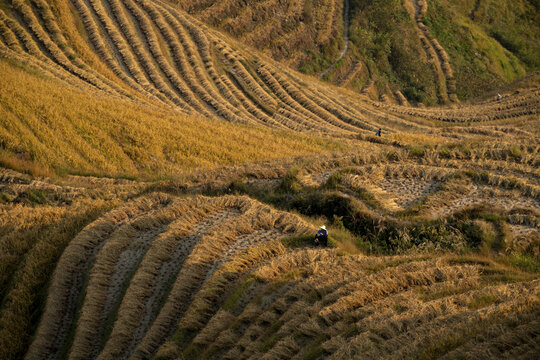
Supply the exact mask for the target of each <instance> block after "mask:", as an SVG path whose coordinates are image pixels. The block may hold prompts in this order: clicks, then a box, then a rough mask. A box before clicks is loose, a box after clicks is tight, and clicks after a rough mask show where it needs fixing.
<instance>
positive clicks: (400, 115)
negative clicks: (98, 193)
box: [0, 0, 540, 176]
mask: <svg viewBox="0 0 540 360" xmlns="http://www.w3.org/2000/svg"><path fill="white" fill-rule="evenodd" d="M3 4H4V5H3V8H2V9H1V11H0V34H1V37H0V40H1V41H0V47H1V49H0V51H1V54H2V57H3V58H5V59H9V61H10V62H8V63H5V62H4V63H3V65H2V66H3V69H4V70H5V72H6V74H7V75H6V76H3V77H2V79H0V81H1V82H2V87H3V88H6V89H7V88H10V89H12V90H10V91H9V92H8V91H6V92H5V93H4V94H2V96H3V100H2V101H3V106H2V107H1V109H0V111H2V116H3V118H5V119H9V121H4V122H2V123H1V124H0V125H1V127H0V129H1V130H0V139H1V141H0V144H2V149H3V154H4V155H3V158H7V159H8V160H6V161H4V164H16V163H24V162H25V161H34V162H38V163H39V164H40V165H41V166H48V167H50V168H52V169H55V170H56V172H65V171H68V172H71V171H76V172H83V173H99V174H109V175H115V174H117V175H118V174H121V173H124V174H129V175H138V173H145V172H146V173H148V172H153V173H154V174H155V176H167V175H170V174H172V173H174V172H177V171H178V169H179V168H180V167H186V166H187V167H194V166H206V167H208V166H213V164H216V163H217V162H219V161H224V162H225V163H227V162H228V163H238V162H242V161H247V160H248V159H251V160H262V159H263V158H274V157H287V156H293V155H303V154H306V153H308V152H312V153H313V152H317V151H320V150H323V149H326V150H337V149H338V148H340V147H339V146H336V145H335V144H332V143H328V142H327V141H323V142H321V141H320V140H314V138H313V137H314V136H321V135H323V136H327V135H332V137H333V138H334V139H335V138H336V137H340V138H342V139H349V140H350V139H367V138H369V137H370V136H371V134H373V133H374V132H375V131H376V130H377V129H378V128H380V127H381V128H383V131H384V133H385V134H403V133H414V134H426V133H433V132H434V131H437V130H436V127H437V126H440V125H441V124H442V122H468V121H498V122H499V123H500V122H501V121H503V120H508V121H506V122H505V123H507V124H510V123H515V124H523V123H525V122H526V123H527V124H528V125H527V126H528V128H529V129H534V126H537V121H536V120H537V114H538V112H539V111H540V110H539V106H538V103H539V101H540V100H539V97H538V91H539V90H538V88H537V87H536V86H537V85H536V84H534V83H533V84H532V87H531V88H529V89H526V90H523V91H522V92H520V93H519V94H515V93H508V94H504V95H505V96H504V98H503V100H502V101H500V102H486V103H482V104H478V105H474V106H468V105H467V106H458V107H455V106H454V107H452V108H440V109H439V108H433V109H420V108H418V109H414V108H410V107H404V106H394V105H385V104H382V103H378V102H372V101H370V100H369V99H368V98H366V97H362V96H359V95H357V94H355V93H352V92H348V91H343V90H342V89H339V88H335V87H329V86H326V85H324V84H323V83H321V82H319V81H317V79H314V78H311V77H305V76H302V75H300V74H298V73H296V72H294V71H291V70H288V69H287V68H284V67H283V66H281V65H280V64H278V63H275V62H273V61H271V60H269V59H267V58H266V57H264V56H262V55H260V54H258V53H256V52H253V51H245V50H244V49H242V45H241V44H238V43H236V42H234V41H233V40H231V39H228V38H226V37H224V36H223V35H222V34H220V33H218V32H216V31H214V30H211V29H209V28H207V27H206V26H205V25H203V24H201V23H199V22H198V21H197V20H195V19H194V18H192V17H191V16H190V15H188V14H186V13H184V12H183V11H181V10H179V9H176V8H175V7H173V6H172V5H170V4H168V3H165V2H161V1H153V0H152V1H151V0H107V1H98V0H92V1H82V0H74V1H73V2H68V1H65V0H55V1H50V2H45V1H43V0H32V1H29V2H25V1H22V0H13V1H11V2H8V3H7V4H6V3H5V2H4V3H3ZM351 36H352V35H351ZM86 40H88V42H87V41H86ZM16 64H24V65H23V67H22V69H21V67H20V66H18V65H16ZM24 71H26V72H28V73H29V74H28V75H23V72H24ZM18 77H21V79H25V80H24V81H23V82H21V83H20V84H17V81H18V80H17V79H18ZM32 77H33V78H34V79H32ZM43 77H45V78H54V79H56V80H55V81H50V80H47V79H44V78H43ZM62 82H63V83H67V84H69V86H70V87H66V89H62V85H61V83H62ZM32 87H36V92H37V93H38V94H35V100H33V99H32V97H33V96H34V95H33V92H32V91H29V90H28V89H29V88H32ZM71 87H75V88H77V90H73V91H72V90H67V89H71ZM63 92H64V94H63ZM41 94H43V95H41ZM77 94H78V95H77ZM84 94H88V95H87V99H88V100H87V101H83V100H82V99H83V97H84V96H85V95H84ZM103 96H108V99H107V100H103V101H102V100H100V98H101V97H103ZM55 98H58V100H55ZM90 99H92V100H90ZM112 99H114V100H112ZM120 99H121V101H122V102H118V101H120ZM21 101H22V102H23V103H21ZM26 103H27V104H28V105H26ZM71 103H81V109H74V108H72V107H71V106H70V104H71ZM124 104H125V105H124ZM129 104H133V106H136V107H137V109H140V110H137V114H135V113H133V111H132V109H130V107H131V106H132V105H129ZM117 109H123V110H121V111H116V110H117ZM144 109H147V110H144ZM156 109H159V110H158V112H159V113H160V114H166V116H165V117H163V116H162V115H160V119H159V120H152V119H154V118H155V115H152V112H155V111H156ZM59 114H62V115H61V116H59ZM169 114H170V115H169ZM200 117H204V118H208V119H221V120H226V121H228V122H230V123H235V124H243V125H247V126H248V127H238V126H236V125H235V126H229V125H216V126H214V125H211V124H212V123H209V122H207V121H204V120H201V121H200V124H201V125H200V130H201V131H202V130H203V129H207V130H209V129H210V128H212V129H216V133H214V134H212V135H210V134H209V133H208V132H207V134H208V136H214V137H215V136H217V137H218V138H220V139H223V143H220V144H211V145H210V144H208V142H204V144H205V145H201V144H202V142H200V141H198V140H199V139H197V136H191V137H189V136H188V137H187V139H186V136H185V135H186V134H187V131H185V130H180V128H182V129H187V128H188V127H193V126H196V125H194V124H195V123H196V122H197V121H198V120H196V118H200ZM81 118H87V119H88V120H89V121H90V122H93V124H94V126H95V129H92V128H89V127H88V124H85V125H81V124H80V123H79V124H77V123H78V122H79V121H80V119H81ZM38 119H39V120H38ZM107 119H110V120H107ZM163 119H168V120H167V121H164V120H163ZM175 119H177V120H175ZM433 120H439V121H440V122H439V123H437V121H435V122H434V121H433ZM176 121H178V124H179V128H178V129H176V130H170V131H169V130H159V131H156V129H155V128H154V129H153V130H148V129H146V130H144V127H145V126H146V124H150V123H155V124H161V125H159V127H160V129H170V126H171V124H174V123H175V122H176ZM85 122H86V121H85ZM67 123H72V125H69V126H68V127H66V124H67ZM86 123H87V122H86ZM134 123H136V124H138V125H134ZM112 124H114V125H113V127H111V125H112ZM180 124H183V125H180ZM203 124H206V125H203ZM434 126H435V127H434ZM118 127H119V128H124V129H129V131H130V132H131V134H130V135H129V136H127V133H124V134H122V135H120V134H119V135H114V136H112V135H111V133H110V132H111V131H112V129H117V128H118ZM250 127H251V128H250ZM253 127H255V128H261V127H266V128H271V129H274V130H279V131H285V132H290V131H291V130H292V131H293V132H296V133H298V132H302V133H307V134H310V136H311V139H308V138H307V137H303V136H298V135H292V134H288V135H285V134H284V133H276V132H268V131H262V130H255V129H254V128H253ZM248 128H250V129H251V130H247V129H248ZM233 129H234V130H233ZM96 131H97V132H96ZM226 132H230V134H235V135H234V136H225V135H224V134H225V133H226ZM90 133H91V134H93V135H89V134H90ZM180 133H182V136H181V134H180ZM240 133H244V134H243V135H240ZM14 134H17V135H16V136H14ZM96 134H101V135H97V137H96V138H93V137H94V136H96ZM222 134H223V135H222ZM66 136H69V137H70V139H69V141H66V140H63V139H64V138H65V137H66ZM88 136H90V139H89V138H88ZM201 136H202V135H201ZM235 136H241V137H243V138H244V140H242V142H241V143H238V141H237V140H236V139H233V137H235ZM444 136H455V135H452V134H447V135H444ZM276 137H277V138H279V139H280V140H279V141H277V142H276V141H275V140H273V139H274V138H276ZM98 138H99V139H103V140H96V139H98ZM152 138H154V139H157V138H159V139H163V140H160V143H162V144H164V146H161V147H160V148H155V146H154V145H151V144H150V142H149V139H152ZM257 139H258V140H257ZM58 141H63V143H62V144H60V143H58ZM281 141H284V143H283V144H285V143H286V144H287V146H279V144H280V142H281ZM55 142H56V143H55ZM345 143H350V142H349V141H348V140H347V141H345ZM104 144H108V145H107V151H106V152H103V151H102V152H101V153H100V154H98V153H96V151H95V149H96V148H100V147H101V146H103V145H104ZM235 144H236V145H240V144H241V146H242V148H240V147H238V146H236V145H235ZM215 145H217V147H216V146H215ZM278 147H279V148H280V149H290V150H284V152H283V153H281V150H278V149H277V148H278ZM57 148H59V149H60V151H57V150H56V149H57ZM217 148H223V149H229V150H227V151H225V152H224V154H222V155H218V154H217V153H216V151H217ZM255 148H257V149H258V150H255ZM341 148H343V147H341ZM243 149H252V150H247V151H246V152H244V151H243ZM261 149H267V150H271V151H264V154H267V155H263V153H262V152H261ZM272 149H274V150H272ZM257 152H259V155H257ZM188 158H189V159H188Z"/></svg>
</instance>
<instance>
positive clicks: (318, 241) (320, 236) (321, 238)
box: [315, 225, 328, 247]
mask: <svg viewBox="0 0 540 360" xmlns="http://www.w3.org/2000/svg"><path fill="white" fill-rule="evenodd" d="M319 245H320V246H322V247H327V246H328V231H326V226H324V225H322V226H321V228H320V229H319V231H317V235H315V246H319Z"/></svg>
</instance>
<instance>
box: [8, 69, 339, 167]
mask: <svg viewBox="0 0 540 360" xmlns="http://www.w3.org/2000/svg"><path fill="white" fill-rule="evenodd" d="M0 73H2V77H1V79H0V86H1V88H2V89H3V91H2V92H1V93H0V118H2V119H3V120H2V123H1V124H0V156H1V157H0V159H1V160H2V163H3V164H4V165H8V166H11V167H15V168H19V169H21V168H24V167H25V166H27V165H28V162H29V161H31V162H37V163H38V164H39V165H40V166H45V167H50V168H52V169H54V170H56V171H57V172H65V171H67V172H76V173H87V174H88V173H92V174H99V175H113V176H118V175H123V176H142V177H159V176H169V175H171V174H173V173H177V172H179V171H181V170H182V169H186V168H195V167H203V168H210V167H213V166H215V165H217V164H219V165H227V164H237V163H243V162H249V161H260V160H264V159H272V158H274V159H275V158H282V157H290V156H297V155H304V154H309V153H317V152H321V151H328V150H337V149H340V148H341V146H338V145H337V144H335V143H331V142H328V141H323V140H317V139H314V138H310V137H307V136H304V135H298V134H294V133H292V132H284V131H273V130H268V129H262V128H256V127H250V126H243V125H236V124H231V123H227V122H224V121H219V120H208V119H203V118H194V117H189V116H186V115H183V114H181V113H178V112H174V111H168V110H164V109H156V108H149V107H146V106H143V105H136V104H134V103H129V102H126V101H122V100H116V99H111V98H107V97H105V96H103V95H99V94H97V93H87V92H83V91H81V90H78V89H75V88H69V87H67V86H66V85H65V84H63V83H61V82H59V81H57V80H54V79H50V78H46V77H43V76H41V75H39V74H37V73H33V72H29V71H27V70H26V69H25V68H23V67H20V66H19V65H14V64H13V63H10V62H7V61H0ZM73 104H77V106H73Z"/></svg>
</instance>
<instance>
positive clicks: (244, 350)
mask: <svg viewBox="0 0 540 360" xmlns="http://www.w3.org/2000/svg"><path fill="white" fill-rule="evenodd" d="M372 160H375V159H372ZM361 161H364V162H369V161H370V160H369V157H364V158H362V157H359V156H355V157H350V158H344V157H342V158H328V159H326V165H325V161H321V162H320V163H319V164H317V166H313V165H310V166H308V168H307V169H303V170H309V171H311V173H304V172H302V174H301V177H302V178H303V179H304V180H302V181H305V179H307V178H308V177H309V176H310V175H311V176H313V178H312V179H314V180H317V179H319V181H320V179H321V178H322V179H323V180H322V181H325V180H324V177H325V176H326V175H324V174H325V173H327V172H328V170H330V171H333V170H335V169H332V166H336V165H337V166H343V167H344V168H343V170H345V171H342V172H341V173H342V175H343V180H345V176H346V175H350V176H354V175H355V174H354V173H353V172H351V171H350V166H351V164H355V163H356V164H357V165H356V166H355V171H357V173H356V174H360V173H361V172H370V171H374V170H375V171H377V170H376V169H378V167H377V166H373V163H367V164H365V165H358V164H360V163H361ZM400 166H401V165H397V164H391V163H390V164H386V165H385V169H384V170H383V172H385V173H387V174H388V175H386V180H387V181H392V175H391V174H389V173H390V172H392V173H393V174H397V173H398V172H399V171H404V172H408V173H409V174H410V175H409V176H410V178H409V179H410V181H412V182H414V181H415V179H418V178H419V177H420V176H424V177H425V178H428V177H429V174H431V175H433V174H435V173H436V172H437V171H438V172H439V178H436V177H432V179H431V180H433V181H435V182H437V181H442V182H444V183H446V184H443V186H442V187H441V189H435V190H431V191H435V193H434V194H432V195H428V196H431V197H432V198H433V200H435V201H437V200H436V199H437V198H439V199H440V198H445V197H447V196H448V194H451V193H455V189H456V188H459V187H463V185H464V184H463V180H464V179H459V178H458V177H455V176H454V177H452V176H448V174H446V175H445V174H443V173H444V171H441V170H438V169H436V168H434V167H432V168H431V169H427V166H426V167H425V168H426V169H425V170H422V169H420V168H419V167H416V168H414V165H411V166H410V167H409V168H408V169H407V166H401V170H399V169H397V168H398V167H400ZM391 168H393V170H391ZM348 169H349V170H348ZM338 170H339V169H338ZM516 170H518V167H517V166H516ZM245 171H246V172H247V173H251V174H256V175H257V176H262V173H260V172H259V170H257V169H256V168H248V169H245ZM320 171H323V174H322V176H320V175H321V173H319V172H320ZM447 171H448V170H447ZM414 172H416V175H414V174H413V173H414ZM422 172H423V175H422ZM516 172H518V171H516ZM0 174H1V176H0V190H1V193H2V194H4V195H2V197H1V198H2V202H1V203H0V211H1V214H2V216H1V217H0V249H1V250H2V251H1V252H0V260H1V262H0V264H2V266H1V267H0V280H1V281H0V290H1V291H0V296H1V297H0V300H1V305H0V325H1V326H0V356H1V357H2V359H21V358H25V359H55V358H68V359H96V358H98V359H147V358H152V357H153V356H157V357H158V358H162V359H185V358H190V359H191V358H193V359H199V358H212V359H219V358H223V359H240V358H242V359H243V358H260V357H263V358H298V359H304V358H307V359H319V358H335V359H343V358H351V357H355V356H360V355H361V356H362V357H365V358H374V359H375V358H380V357H381V356H386V357H389V358H401V357H403V356H408V357H412V358H426V359H431V358H440V357H444V356H446V358H455V357H461V358H467V359H472V358H481V359H484V358H486V359H487V358H490V356H492V355H493V354H497V356H498V357H499V358H508V359H530V358H531V356H532V355H534V354H535V353H537V351H538V342H537V341H536V340H537V337H538V329H539V324H538V315H539V313H538V312H539V305H540V302H539V301H540V300H539V299H538V293H539V280H538V274H539V272H538V271H539V269H538V263H537V262H534V261H531V258H529V257H526V256H525V255H520V254H522V253H520V252H516V253H513V254H514V255H504V254H498V255H494V254H493V255H486V254H484V255H480V254H471V253H465V255H459V254H453V253H451V252H449V250H450V249H453V250H454V251H457V249H459V248H460V247H463V246H465V244H469V245H471V246H472V245H473V244H475V243H474V242H475V241H477V240H478V239H477V238H476V237H475V236H477V235H474V234H479V235H478V236H480V237H481V240H480V241H481V243H480V244H475V245H474V246H475V247H480V248H483V247H486V248H485V251H488V254H489V251H495V249H498V248H499V247H500V246H503V244H504V242H506V241H508V246H509V249H512V251H518V250H517V249H522V248H523V246H524V247H527V246H529V247H532V248H535V247H536V250H535V251H538V234H540V232H538V229H536V230H535V229H534V228H533V229H532V231H533V232H534V231H536V233H535V234H536V239H537V240H536V243H535V242H532V241H529V242H527V240H528V239H533V238H527V237H525V238H522V239H519V241H515V242H510V240H511V239H512V235H509V234H505V235H502V237H499V235H500V233H499V232H501V233H503V234H504V233H505V231H506V230H504V229H505V226H506V225H504V224H505V221H506V220H510V219H513V221H517V222H521V223H522V224H526V222H529V225H531V226H533V227H536V228H537V227H538V219H539V217H538V214H539V213H538V202H537V200H536V205H533V207H532V208H529V209H528V210H527V209H526V207H527V206H529V205H527V204H526V202H527V200H525V201H524V202H522V203H517V202H516V203H515V205H516V207H515V208H514V209H512V210H510V211H508V212H507V213H497V212H495V213H490V212H489V211H490V210H485V209H484V210H483V211H484V212H483V213H482V212H478V215H477V216H478V218H476V219H474V220H473V221H471V220H472V219H471V220H468V222H467V221H462V222H459V223H458V226H460V230H461V231H465V229H467V231H468V232H470V234H471V235H469V234H468V233H465V232H464V233H463V234H461V233H460V232H459V230H457V229H455V228H453V226H455V222H454V218H452V217H447V218H446V220H445V221H444V222H440V223H433V222H425V223H423V224H419V223H413V224H411V223H408V222H409V221H410V219H407V220H406V221H405V222H404V224H407V223H408V225H407V226H408V229H409V230H410V231H417V232H420V233H421V234H422V236H419V237H411V238H409V239H410V244H409V245H413V246H415V247H416V251H417V252H416V253H412V254H409V255H407V254H400V253H401V252H403V251H404V249H405V248H401V249H400V248H399V247H394V248H393V250H391V248H390V247H389V248H388V249H387V250H386V251H385V252H383V253H382V254H384V253H387V254H389V255H387V256H373V255H372V256H366V255H362V254H358V250H359V249H358V248H357V247H355V245H354V242H355V241H356V242H359V241H361V239H366V238H358V239H354V238H353V237H350V236H348V235H346V233H345V231H344V230H340V229H339V227H332V228H330V232H331V239H330V240H331V245H332V246H336V245H337V246H338V248H337V249H335V248H331V249H314V248H312V246H311V243H312V239H313V233H314V231H316V229H317V228H316V226H314V225H313V224H312V223H310V222H309V221H306V219H305V218H301V217H299V216H298V215H293V214H290V213H287V212H285V211H279V210H276V209H275V208H273V207H270V206H268V205H265V204H262V203H260V202H259V201H256V200H253V199H251V198H248V197H247V196H238V195H235V196H232V195H225V196H212V197H208V196H201V195H194V196H186V193H184V192H183V191H185V190H186V189H191V190H190V191H196V189H197V188H198V185H197V184H196V183H191V184H189V183H188V184H186V187H184V190H181V189H182V187H175V186H172V185H173V184H170V183H164V184H162V185H164V186H163V188H162V189H163V190H164V191H167V192H163V191H160V192H155V191H154V190H155V189H156V185H155V184H151V183H140V182H134V181H128V180H112V179H98V178H91V177H78V176H71V177H67V178H64V179H63V180H62V182H61V183H55V182H53V181H51V180H37V179H32V178H30V177H29V176H27V175H23V174H19V173H16V172H13V171H8V170H4V169H2V170H1V173H0ZM217 174H218V173H215V174H214V175H212V174H211V173H204V175H205V180H204V181H207V182H209V184H213V185H214V186H218V187H219V185H217V183H218V182H219V181H218V180H219V179H218V177H215V175H217ZM299 175H300V174H299ZM278 176H279V175H278ZM444 176H446V178H443V179H442V180H441V178H442V177H444ZM288 177H289V176H288V175H285V176H284V177H283V184H286V183H287V181H289V180H286V179H287V178H288ZM330 178H336V176H330ZM369 178H370V180H371V181H374V184H375V181H379V180H380V179H379V177H378V176H370V177H369ZM278 179H279V178H278ZM267 180H271V179H264V178H261V179H259V180H258V181H259V182H260V184H268V182H267ZM383 180H384V175H383ZM327 183H328V184H330V183H331V181H327ZM346 183H347V182H346V181H344V182H343V184H346ZM260 184H259V185H260ZM252 185H253V186H256V185H257V181H254V182H252ZM456 185H457V187H456ZM475 185H480V181H479V182H475ZM310 186H311V185H310ZM364 186H365V185H364ZM452 186H453V187H452ZM482 186H483V187H486V188H487V187H489V186H493V190H492V191H499V192H500V191H503V189H502V186H501V185H496V184H495V183H493V185H490V184H485V183H482ZM479 187H480V186H479ZM497 187H499V190H495V189H496V188H497ZM263 188H267V185H264V186H263ZM409 188H411V187H409ZM173 189H175V190H173ZM306 189H309V188H306ZM306 189H303V190H301V192H300V193H298V192H286V193H284V194H283V196H284V197H285V198H287V199H293V200H292V201H295V202H297V203H298V202H299V199H301V193H302V192H303V191H306ZM326 189H328V188H327V187H326ZM351 189H352V188H351ZM357 189H358V188H357ZM366 189H369V191H372V190H371V189H372V188H368V187H366ZM535 189H536V190H533V191H536V193H534V194H531V192H530V189H529V192H527V191H525V188H520V189H515V190H518V192H520V191H521V196H523V197H525V196H526V195H525V194H529V195H528V196H531V195H532V197H530V198H529V199H528V201H529V202H530V201H531V200H532V201H534V198H536V199H538V186H536V188H535ZM296 191H298V190H296ZM308 191H309V190H308ZM319 191H320V192H321V193H324V192H325V191H328V190H325V188H324V187H321V188H320V189H319ZM341 191H347V190H344V189H341ZM357 191H359V190H357ZM174 192H177V193H178V195H180V196H178V195H175V194H174ZM509 192H510V191H507V193H509ZM398 193H399V195H400V196H401V195H403V193H404V192H403V191H399V190H398ZM437 193H438V194H437ZM486 193H489V190H488V191H486ZM6 194H7V195H6ZM349 194H351V195H352V194H354V192H349ZM356 194H361V193H360V192H356ZM374 194H375V193H374ZM351 195H347V196H345V195H343V198H342V200H340V202H341V204H343V205H342V206H341V208H344V207H345V204H346V203H345V202H346V201H350V199H351ZM462 195H464V196H467V195H466V192H463V194H462ZM6 196H8V198H9V200H8V201H6ZM304 196H305V195H304ZM333 196H334V198H333V200H331V201H333V202H334V203H338V198H337V196H338V195H333ZM295 197H296V199H295ZM504 198H508V194H505V195H503V197H502V199H503V200H504ZM347 199H348V200H347ZM358 199H359V200H357V203H358V204H357V205H353V206H356V207H357V208H358V209H364V210H362V211H359V212H357V213H355V214H353V213H351V214H350V215H352V217H353V218H355V219H356V220H355V221H358V222H363V224H364V227H365V228H366V229H365V230H367V231H369V225H368V224H369V223H370V222H371V221H373V224H377V223H378V224H379V225H376V226H377V227H379V228H378V229H375V231H374V234H377V233H378V234H381V233H382V234H383V235H385V236H386V235H388V234H389V232H388V229H390V228H391V227H392V225H391V224H390V222H389V221H395V220H390V217H388V218H385V219H383V220H381V219H375V218H374V219H373V220H369V216H374V215H368V214H369V213H370V212H369V211H367V210H366V209H365V206H367V205H368V204H370V203H373V202H372V201H371V202H370V201H369V197H368V196H366V195H362V196H359V197H358ZM376 199H377V201H379V200H383V197H381V196H379V195H377V196H376ZM469 200H472V201H476V202H478V201H482V200H481V199H479V198H478V197H477V196H475V195H473V194H470V197H469ZM439 201H440V200H439ZM497 201H500V200H499V199H497ZM360 202H365V204H366V205H360ZM317 204H318V202H313V203H312V204H311V205H312V210H314V211H316V209H315V208H316V206H317ZM351 204H354V203H353V202H351ZM400 204H401V206H406V205H403V203H400ZM433 204H434V202H433V201H432V200H429V201H427V202H426V204H425V208H426V209H427V210H429V209H430V208H431V207H432V206H433ZM362 206H364V207H363V208H362ZM492 208H494V206H491V207H490V209H492ZM297 209H298V210H300V211H304V212H305V209H302V207H301V206H299V207H298V208H297ZM336 209H338V207H336ZM534 209H536V210H534ZM378 210H381V211H395V209H390V210H388V209H387V208H386V207H383V208H381V209H378ZM378 210H376V211H378ZM452 211H455V210H452ZM474 211H478V209H476V210H474ZM474 211H471V213H470V214H471V216H475V215H474ZM486 211H487V212H486ZM535 211H536V212H535ZM394 214H396V213H395V212H394ZM464 214H466V212H465V211H462V210H460V211H456V214H455V215H454V216H456V217H459V216H464ZM392 219H395V217H392ZM350 220H351V219H345V218H343V223H342V225H343V224H347V226H349V224H348V222H349V221H350ZM534 222H536V225H534ZM338 223H339V222H337V223H336V224H338ZM381 225H382V226H381ZM437 227H441V229H442V228H444V227H446V230H443V231H441V229H439V230H436V229H437ZM398 229H399V230H398ZM413 229H414V230H413ZM394 231H396V232H395V233H394V237H389V238H388V240H382V237H381V240H382V241H381V242H379V243H378V242H376V241H373V242H372V245H373V246H374V247H377V246H380V245H381V244H383V243H387V244H390V245H392V244H394V245H396V244H401V245H405V244H406V241H407V239H408V237H407V235H405V233H404V232H403V231H404V229H403V228H399V227H397V226H396V227H395V228H394ZM452 231H456V233H455V234H451V232H452ZM475 231H477V232H478V233H475ZM494 231H495V232H496V234H497V236H496V238H495V241H493V238H492V237H490V236H493V232H494ZM490 239H491V240H490ZM516 240H518V238H516ZM351 241H352V242H351ZM430 241H433V242H431V243H430ZM490 241H493V243H490ZM364 246H365V244H364ZM429 246H436V247H439V248H440V249H444V252H438V253H437V252H436V253H433V252H430V251H426V250H427V249H429ZM489 246H491V247H492V248H491V249H490V248H489ZM422 249H423V250H422ZM364 251H366V248H365V250H364ZM348 252H353V253H356V255H350V254H348ZM536 256H538V253H537V255H536ZM49 284H50V285H49ZM38 325H39V326H38Z"/></svg>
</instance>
